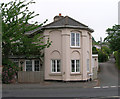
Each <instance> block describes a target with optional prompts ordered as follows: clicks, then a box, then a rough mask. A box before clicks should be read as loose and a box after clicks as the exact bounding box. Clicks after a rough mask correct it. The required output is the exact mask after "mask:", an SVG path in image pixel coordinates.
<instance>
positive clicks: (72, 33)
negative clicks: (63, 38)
mask: <svg viewBox="0 0 120 99" xmlns="http://www.w3.org/2000/svg"><path fill="white" fill-rule="evenodd" d="M72 34H75V41H74V42H75V46H73V45H72ZM77 34H79V46H77ZM80 43H81V34H80V33H75V32H71V33H70V47H74V48H80V46H81V44H80Z"/></svg>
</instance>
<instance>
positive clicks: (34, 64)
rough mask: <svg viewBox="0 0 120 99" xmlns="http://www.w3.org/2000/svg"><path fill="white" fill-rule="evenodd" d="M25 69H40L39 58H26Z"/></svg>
mask: <svg viewBox="0 0 120 99" xmlns="http://www.w3.org/2000/svg"><path fill="white" fill-rule="evenodd" d="M25 71H40V61H39V60H26V61H25Z"/></svg>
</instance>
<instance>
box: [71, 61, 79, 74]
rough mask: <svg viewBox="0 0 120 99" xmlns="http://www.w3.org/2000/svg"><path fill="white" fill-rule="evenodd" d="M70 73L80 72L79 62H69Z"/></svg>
mask: <svg viewBox="0 0 120 99" xmlns="http://www.w3.org/2000/svg"><path fill="white" fill-rule="evenodd" d="M71 72H72V73H78V72H80V60H71Z"/></svg>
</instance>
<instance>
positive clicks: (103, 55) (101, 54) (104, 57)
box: [98, 50, 108, 62]
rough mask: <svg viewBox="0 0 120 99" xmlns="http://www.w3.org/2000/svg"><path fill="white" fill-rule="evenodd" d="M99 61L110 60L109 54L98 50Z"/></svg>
mask: <svg viewBox="0 0 120 99" xmlns="http://www.w3.org/2000/svg"><path fill="white" fill-rule="evenodd" d="M98 61H99V62H106V61H108V54H107V53H105V52H103V51H101V50H99V51H98Z"/></svg>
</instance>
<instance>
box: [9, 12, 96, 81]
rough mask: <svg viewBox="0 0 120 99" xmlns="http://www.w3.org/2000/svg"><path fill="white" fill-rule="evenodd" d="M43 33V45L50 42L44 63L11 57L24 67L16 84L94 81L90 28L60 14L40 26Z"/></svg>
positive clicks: (91, 30)
mask: <svg viewBox="0 0 120 99" xmlns="http://www.w3.org/2000/svg"><path fill="white" fill-rule="evenodd" d="M40 29H41V28H40ZM42 30H43V32H42V33H41V34H42V35H43V36H44V42H47V39H48V38H49V39H50V41H52V45H51V46H50V47H49V48H45V50H44V54H45V55H44V64H41V63H40V61H39V60H38V59H34V58H33V59H31V60H29V59H25V58H23V57H21V58H18V59H17V60H16V58H15V57H13V58H11V59H12V60H14V62H16V63H17V64H18V65H19V66H21V67H23V71H20V72H19V73H18V82H40V81H41V79H42V80H60V81H87V80H89V79H92V78H93V77H92V75H93V67H92V35H91V33H92V32H94V30H93V29H91V28H89V27H88V26H87V25H84V24H82V23H80V22H78V21H76V20H74V19H73V18H71V17H69V16H62V15H61V14H59V15H58V16H55V17H54V20H53V22H51V23H50V24H47V25H45V26H43V27H42ZM36 31H39V29H37V30H36ZM36 31H35V32H36Z"/></svg>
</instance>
